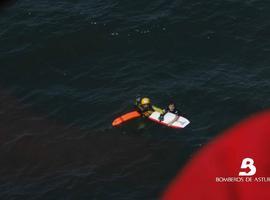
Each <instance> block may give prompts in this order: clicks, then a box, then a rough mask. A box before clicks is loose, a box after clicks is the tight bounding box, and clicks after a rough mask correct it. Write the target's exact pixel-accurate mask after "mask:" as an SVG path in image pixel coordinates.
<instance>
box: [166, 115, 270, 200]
mask: <svg viewBox="0 0 270 200" xmlns="http://www.w3.org/2000/svg"><path fill="white" fill-rule="evenodd" d="M244 158H252V159H253V160H254V162H255V163H254V166H255V167H256V169H257V171H256V174H255V175H254V176H248V177H249V178H252V179H253V180H254V179H255V178H259V177H265V178H267V177H268V178H269V179H270V112H269V111H268V112H263V113H261V114H258V115H255V116H253V117H251V118H249V119H247V120H245V121H243V122H241V123H240V124H238V125H236V126H234V127H233V128H232V129H230V130H228V131H226V132H225V133H224V134H223V135H221V136H219V137H218V138H216V139H215V140H214V141H213V142H211V143H210V144H208V145H206V146H205V147H204V148H203V149H202V150H201V151H200V152H198V153H197V155H195V156H194V158H193V159H192V160H191V161H190V162H189V163H188V164H187V166H186V167H185V168H184V169H183V170H182V171H181V172H180V173H179V174H178V175H177V177H176V178H175V180H173V182H172V183H171V184H170V185H169V187H168V188H167V190H166V191H165V193H164V194H163V197H162V199H163V200H180V199H183V200H254V199H258V200H268V199H270V180H269V181H268V182H267V181H262V182H255V181H253V182H246V181H243V182H242V181H241V179H243V180H245V179H246V178H247V177H241V176H239V172H240V171H249V170H248V169H246V170H243V169H241V163H242V160H243V159H244ZM222 177H223V178H226V177H233V178H238V181H233V182H224V181H223V182H219V181H217V180H216V178H222ZM218 180H221V179H218Z"/></svg>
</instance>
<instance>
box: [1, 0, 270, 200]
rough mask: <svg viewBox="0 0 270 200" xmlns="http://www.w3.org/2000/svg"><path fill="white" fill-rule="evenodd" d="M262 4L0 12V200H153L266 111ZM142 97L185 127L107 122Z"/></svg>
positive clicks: (268, 20) (27, 2)
mask: <svg viewBox="0 0 270 200" xmlns="http://www.w3.org/2000/svg"><path fill="white" fill-rule="evenodd" d="M269 66H270V2H269V1H268V0H241V1H240V0H225V1H224V0H222V1H221V0H208V1H202V0H201V1H199V0H189V1H185V0H182V1H181V0H172V1H166V0H156V1H154V0H150V1H141V0H139V1H117V0H104V1H101V0H92V1H86V0H62V1H45V0H36V1H33V0H21V1H13V2H12V3H11V4H10V5H7V6H6V7H2V9H0V148H1V150H0V199H55V200H61V199H65V200H66V199H72V200H73V199H116V200H121V199H123V200H124V199H134V200H137V199H147V200H150V199H158V197H159V196H160V194H161V193H162V191H163V190H164V188H165V187H166V185H167V184H168V183H169V181H170V180H171V179H172V178H173V177H174V175H175V174H176V173H177V171H178V170H179V169H181V168H182V167H183V166H184V164H185V163H186V162H187V161H188V160H189V159H190V157H191V156H192V155H193V154H194V153H195V152H196V151H197V150H198V149H200V148H201V147H202V146H203V145H204V144H206V143H208V142H209V141H210V140H212V139H213V138H214V137H215V136H217V135H218V134H220V132H221V131H223V130H225V129H226V128H228V127H230V126H232V125H233V124H235V123H236V122H238V121H239V120H241V119H243V118H245V117H247V116H249V115H250V114H252V113H254V112H258V111H261V110H263V109H265V108H268V107H269V105H270V94H269V89H270V79H269V76H270V67H269ZM137 95H147V96H149V97H151V98H152V101H153V102H154V104H156V105H159V106H166V104H167V102H168V101H169V100H174V101H175V102H176V103H177V104H178V107H179V109H180V110H181V111H182V112H183V113H184V114H185V116H186V117H187V118H188V119H190V120H191V124H190V125H189V126H188V127H187V128H186V129H183V130H180V131H179V130H172V129H169V128H165V127H160V126H157V125H155V124H153V123H152V122H149V121H146V120H143V119H139V120H134V121H133V122H130V123H127V124H126V125H124V126H122V127H120V128H112V127H111V121H112V120H113V119H114V118H115V117H117V116H119V115H121V114H123V113H125V112H128V111H130V110H131V109H132V103H133V101H134V98H135V97H136V96H137Z"/></svg>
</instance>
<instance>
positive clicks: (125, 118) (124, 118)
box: [112, 111, 141, 126]
mask: <svg viewBox="0 0 270 200" xmlns="http://www.w3.org/2000/svg"><path fill="white" fill-rule="evenodd" d="M140 116H141V114H140V113H139V112H137V111H132V112H129V113H126V114H124V115H122V116H120V117H118V118H116V119H115V120H113V122H112V125H113V126H118V125H120V124H122V123H123V122H126V121H128V120H131V119H135V118H138V117H140Z"/></svg>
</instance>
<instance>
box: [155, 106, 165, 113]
mask: <svg viewBox="0 0 270 200" xmlns="http://www.w3.org/2000/svg"><path fill="white" fill-rule="evenodd" d="M152 108H153V110H154V111H156V112H159V113H160V114H165V110H164V109H162V108H159V107H157V106H152Z"/></svg>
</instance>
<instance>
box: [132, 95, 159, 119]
mask: <svg viewBox="0 0 270 200" xmlns="http://www.w3.org/2000/svg"><path fill="white" fill-rule="evenodd" d="M135 105H136V108H137V110H138V112H139V113H141V114H142V116H143V117H149V116H150V115H151V114H152V113H153V112H154V111H157V112H159V113H161V114H163V113H164V110H162V109H161V108H158V107H156V106H154V105H152V104H151V100H150V99H149V98H147V97H143V98H140V97H139V98H137V99H136V102H135Z"/></svg>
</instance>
